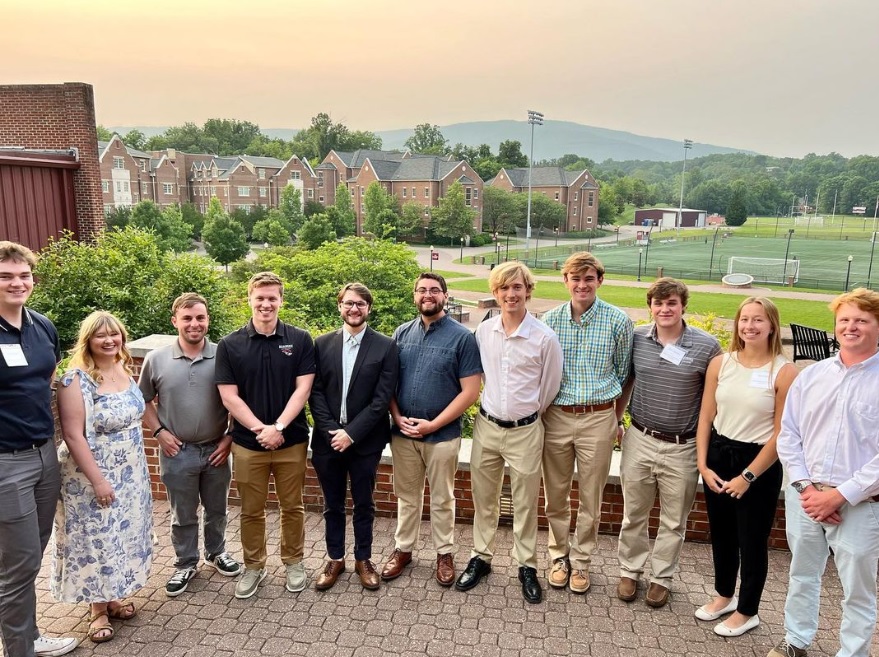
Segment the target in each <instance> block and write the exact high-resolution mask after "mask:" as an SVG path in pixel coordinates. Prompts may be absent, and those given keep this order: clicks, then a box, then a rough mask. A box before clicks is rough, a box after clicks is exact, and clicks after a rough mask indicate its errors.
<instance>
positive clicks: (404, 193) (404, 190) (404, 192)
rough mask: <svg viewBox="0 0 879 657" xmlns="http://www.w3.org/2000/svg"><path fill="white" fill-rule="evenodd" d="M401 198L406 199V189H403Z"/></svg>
mask: <svg viewBox="0 0 879 657" xmlns="http://www.w3.org/2000/svg"><path fill="white" fill-rule="evenodd" d="M403 198H406V188H405V187H404V188H403Z"/></svg>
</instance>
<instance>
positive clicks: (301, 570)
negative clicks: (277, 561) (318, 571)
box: [287, 561, 308, 593]
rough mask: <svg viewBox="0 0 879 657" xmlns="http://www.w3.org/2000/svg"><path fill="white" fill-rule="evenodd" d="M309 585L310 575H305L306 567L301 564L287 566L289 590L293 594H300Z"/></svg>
mask: <svg viewBox="0 0 879 657" xmlns="http://www.w3.org/2000/svg"><path fill="white" fill-rule="evenodd" d="M307 583H308V575H306V574H305V566H304V565H303V564H302V562H301V561H300V562H299V563H289V564H287V590H288V591H290V592H291V593H299V591H303V590H305V585H306V584H307Z"/></svg>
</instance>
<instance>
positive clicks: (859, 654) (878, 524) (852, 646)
mask: <svg viewBox="0 0 879 657" xmlns="http://www.w3.org/2000/svg"><path fill="white" fill-rule="evenodd" d="M840 515H841V516H842V522H841V523H840V524H839V525H828V524H822V523H819V522H815V521H814V520H812V519H811V518H810V517H809V516H807V515H806V513H805V512H804V511H803V507H802V505H801V504H800V499H799V495H797V494H796V491H794V489H793V488H788V489H787V491H786V495H785V516H786V519H787V542H788V544H789V545H790V550H791V563H790V588H788V592H787V601H786V602H785V605H784V629H785V631H786V633H787V634H786V637H785V638H786V639H787V641H788V643H790V644H791V645H794V646H796V647H798V648H808V647H809V645H810V644H811V643H812V640H813V639H814V638H815V633H816V632H817V631H818V606H819V604H820V599H821V576H822V575H823V574H824V566H825V565H826V563H827V557H828V554H829V549H832V550H833V558H834V561H835V562H836V570H837V571H838V572H839V581H840V582H841V583H842V590H843V601H842V623H841V624H840V628H839V644H840V647H839V652H838V653H836V655H837V657H869V655H870V640H871V638H872V636H873V631H874V630H875V628H876V567H877V563H879V503H876V502H870V501H866V502H861V503H860V504H857V505H855V506H850V505H849V504H845V505H843V507H842V508H841V509H840Z"/></svg>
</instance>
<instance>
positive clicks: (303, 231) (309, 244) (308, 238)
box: [297, 214, 336, 249]
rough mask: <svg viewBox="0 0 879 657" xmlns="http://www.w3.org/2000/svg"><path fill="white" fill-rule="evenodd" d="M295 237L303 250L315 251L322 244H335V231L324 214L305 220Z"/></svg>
mask: <svg viewBox="0 0 879 657" xmlns="http://www.w3.org/2000/svg"><path fill="white" fill-rule="evenodd" d="M297 237H298V238H299V242H298V243H299V244H301V245H302V246H303V247H304V248H306V249H316V248H317V247H319V246H320V245H321V244H323V243H324V242H335V241H336V231H334V230H333V224H332V223H331V222H330V220H329V218H328V217H327V216H326V215H325V214H316V215H314V216H313V217H310V218H308V219H306V220H305V223H304V224H302V228H300V229H299V234H298V235H297Z"/></svg>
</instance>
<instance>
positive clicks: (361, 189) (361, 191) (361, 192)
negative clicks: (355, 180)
mask: <svg viewBox="0 0 879 657" xmlns="http://www.w3.org/2000/svg"><path fill="white" fill-rule="evenodd" d="M360 198H363V187H361V188H360Z"/></svg>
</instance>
